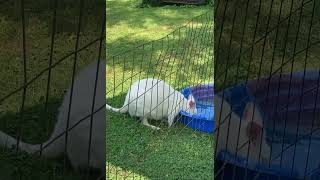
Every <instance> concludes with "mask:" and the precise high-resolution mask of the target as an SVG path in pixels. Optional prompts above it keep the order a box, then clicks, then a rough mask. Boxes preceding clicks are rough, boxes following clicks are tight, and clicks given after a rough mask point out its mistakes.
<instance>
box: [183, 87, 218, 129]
mask: <svg viewBox="0 0 320 180" xmlns="http://www.w3.org/2000/svg"><path fill="white" fill-rule="evenodd" d="M181 93H182V94H183V95H184V96H185V97H186V98H188V96H189V95H190V93H191V94H192V95H193V96H194V98H195V100H196V105H197V108H198V109H201V108H211V109H212V111H209V112H210V113H211V114H210V115H209V114H202V115H200V114H193V115H192V114H189V113H187V112H185V111H181V112H180V118H179V119H180V122H181V123H183V124H185V125H186V126H188V127H190V128H192V129H194V130H197V131H201V132H205V133H209V134H212V133H213V130H214V119H213V115H214V110H213V108H214V105H213V96H214V92H213V84H201V85H197V86H192V87H186V88H184V89H182V90H181ZM205 99H207V100H208V101H210V100H211V101H212V104H210V105H207V104H201V103H199V101H200V100H205Z"/></svg>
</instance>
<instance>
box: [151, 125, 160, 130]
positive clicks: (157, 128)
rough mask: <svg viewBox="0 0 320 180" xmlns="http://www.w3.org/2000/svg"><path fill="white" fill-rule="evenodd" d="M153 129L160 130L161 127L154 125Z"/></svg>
mask: <svg viewBox="0 0 320 180" xmlns="http://www.w3.org/2000/svg"><path fill="white" fill-rule="evenodd" d="M152 129H154V130H160V128H159V127H155V126H154V127H153V128H152Z"/></svg>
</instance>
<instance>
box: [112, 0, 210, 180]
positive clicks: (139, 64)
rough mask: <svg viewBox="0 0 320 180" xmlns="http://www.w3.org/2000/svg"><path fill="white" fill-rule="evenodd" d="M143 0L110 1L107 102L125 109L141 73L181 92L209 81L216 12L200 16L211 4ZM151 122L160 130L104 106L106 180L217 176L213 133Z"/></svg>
mask: <svg viewBox="0 0 320 180" xmlns="http://www.w3.org/2000/svg"><path fill="white" fill-rule="evenodd" d="M138 2H139V1H120V2H119V1H107V4H109V6H108V9H107V17H109V19H110V21H109V23H107V34H108V32H109V36H107V57H109V58H108V59H109V61H107V75H106V78H107V103H108V104H110V105H112V106H114V107H120V106H121V105H122V104H123V101H124V96H125V94H126V92H127V90H128V89H129V86H130V85H131V84H132V83H133V82H134V81H135V80H138V79H141V78H146V77H156V78H160V79H163V80H165V81H166V82H168V83H169V84H170V85H172V86H173V87H175V88H176V89H177V90H179V89H181V88H183V87H185V86H190V85H196V84H201V83H208V82H212V81H213V78H212V73H213V62H212V60H213V59H212V58H213V50H212V45H213V24H212V20H213V18H212V17H213V16H212V15H213V14H211V13H208V14H206V15H203V16H199V15H201V14H203V13H206V12H208V11H211V10H212V7H209V6H199V7H197V6H181V7H177V6H164V7H157V8H143V9H141V8H136V6H137V4H138ZM127 14H130V16H129V17H130V18H128V17H127ZM197 16H198V17H197ZM193 17H197V18H195V19H194V20H193V21H192V22H189V21H190V20H191V19H192V18H193ZM181 26H184V27H182V28H180V29H178V30H177V28H178V27H181ZM174 30H175V31H174ZM172 31H174V33H171V32H172ZM169 33H171V34H169ZM167 34H169V35H168V36H167ZM158 39H160V40H158ZM153 40H155V41H153ZM150 41H152V42H151V43H148V44H145V45H143V46H140V47H138V48H134V47H135V46H137V45H140V44H143V43H147V42H150ZM126 51H128V52H126ZM121 52H126V53H121ZM151 123H152V124H154V125H157V126H160V127H161V130H160V131H153V130H150V129H149V128H147V127H145V126H143V125H142V124H141V123H140V121H139V120H137V119H136V118H130V117H129V115H126V114H125V115H122V114H117V113H113V112H110V111H107V178H110V179H135V178H138V179H139V178H142V179H163V178H164V179H212V177H213V174H212V173H213V160H212V150H213V144H212V142H213V136H212V135H209V134H206V133H201V132H196V131H194V130H192V129H190V128H188V127H185V125H183V124H181V123H180V122H176V123H175V124H174V126H173V127H171V128H168V127H167V125H166V124H165V123H164V122H161V123H160V122H157V121H152V122H151Z"/></svg>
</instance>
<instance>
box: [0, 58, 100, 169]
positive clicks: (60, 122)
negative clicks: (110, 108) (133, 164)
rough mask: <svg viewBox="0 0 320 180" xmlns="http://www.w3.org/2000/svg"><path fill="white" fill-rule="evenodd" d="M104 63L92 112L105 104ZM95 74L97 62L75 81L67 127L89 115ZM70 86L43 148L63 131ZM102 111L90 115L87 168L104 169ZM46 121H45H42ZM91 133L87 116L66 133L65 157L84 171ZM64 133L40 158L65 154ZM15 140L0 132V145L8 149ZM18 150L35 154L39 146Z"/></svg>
mask: <svg viewBox="0 0 320 180" xmlns="http://www.w3.org/2000/svg"><path fill="white" fill-rule="evenodd" d="M105 68H106V66H105V62H104V61H101V63H100V67H99V75H98V83H97V90H96V98H95V109H94V111H97V110H98V109H99V108H101V107H104V104H105ZM96 71H97V63H93V64H91V65H89V66H88V67H86V68H85V69H84V70H82V71H81V72H80V73H79V74H78V75H77V76H76V77H75V81H74V89H73V98H72V106H71V111H70V121H69V128H71V127H72V126H73V125H75V124H76V123H78V122H79V120H80V119H82V118H84V117H86V116H88V115H90V114H91V107H92V102H93V92H94V86H95V78H96ZM70 91H71V87H69V89H68V91H67V93H66V94H65V96H64V99H63V102H62V104H61V106H60V108H59V114H58V118H57V122H56V124H55V127H54V130H53V132H52V134H51V136H50V138H49V139H48V140H47V141H46V142H44V143H43V146H46V145H47V144H48V143H50V142H51V141H52V140H53V139H54V138H56V137H57V136H58V135H60V134H61V133H63V132H64V131H65V130H66V125H67V115H68V106H69V102H70ZM105 120H106V119H105V110H104V108H102V109H101V110H100V111H98V112H97V113H96V114H95V115H94V116H93V121H92V140H91V150H90V152H91V157H90V164H89V166H90V167H92V168H99V169H101V170H102V171H104V170H105V162H106V161H105V147H106V145H105V144H106V141H105V137H106V136H105V128H106V125H105V124H106V123H105ZM44 121H45V119H44ZM89 133H90V116H89V117H88V118H86V119H85V120H83V121H82V122H80V123H79V124H78V125H77V126H75V127H74V128H73V129H72V130H70V131H69V134H68V141H67V156H68V158H69V160H70V162H71V165H72V166H73V167H74V168H84V167H86V165H87V158H88V148H89ZM65 137H66V135H65V133H64V134H63V135H62V136H61V137H60V138H58V139H56V140H55V141H53V143H52V144H50V145H48V146H47V147H46V148H45V149H44V150H43V152H42V157H45V158H55V157H57V156H59V155H61V154H62V153H63V152H64V147H65ZM16 144H17V140H16V139H15V138H13V137H11V136H9V135H7V134H5V133H3V132H1V131H0V145H2V146H6V147H11V146H16ZM19 148H20V150H22V151H25V152H27V153H36V152H38V151H40V144H35V145H33V144H28V143H25V142H21V141H20V143H19Z"/></svg>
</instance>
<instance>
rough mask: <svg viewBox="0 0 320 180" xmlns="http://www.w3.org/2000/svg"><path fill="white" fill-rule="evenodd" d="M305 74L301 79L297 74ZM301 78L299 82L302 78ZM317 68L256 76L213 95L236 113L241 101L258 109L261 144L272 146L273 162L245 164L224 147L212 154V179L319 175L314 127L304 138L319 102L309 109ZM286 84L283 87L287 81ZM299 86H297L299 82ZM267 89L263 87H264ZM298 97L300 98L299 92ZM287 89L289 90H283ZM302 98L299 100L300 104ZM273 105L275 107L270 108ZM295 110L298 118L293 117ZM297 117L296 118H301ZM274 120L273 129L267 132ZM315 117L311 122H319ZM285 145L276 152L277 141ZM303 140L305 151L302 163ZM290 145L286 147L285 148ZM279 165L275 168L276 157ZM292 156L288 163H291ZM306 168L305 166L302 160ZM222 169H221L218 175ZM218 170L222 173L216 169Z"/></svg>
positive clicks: (315, 92) (319, 142) (316, 89)
mask: <svg viewBox="0 0 320 180" xmlns="http://www.w3.org/2000/svg"><path fill="white" fill-rule="evenodd" d="M304 76H305V78H303V77H304ZM303 79H304V80H303ZM318 79H319V73H318V71H308V72H306V74H305V75H304V73H303V72H296V73H293V75H292V77H291V75H290V74H283V75H282V76H281V78H280V76H274V77H273V78H271V79H270V81H269V79H268V78H261V79H260V80H259V81H257V80H251V81H249V82H248V84H247V85H246V86H245V85H244V84H238V85H236V86H233V87H230V88H227V89H225V90H223V91H221V92H219V93H216V95H218V96H219V95H221V93H222V92H223V93H224V97H225V100H226V101H228V102H229V103H230V104H232V105H233V111H234V112H235V113H237V114H238V115H239V116H241V115H242V112H243V110H244V107H245V105H246V103H247V102H249V101H254V102H255V103H256V104H257V105H258V106H259V108H260V110H261V113H262V115H263V123H264V127H265V128H266V136H267V143H268V144H269V145H270V146H272V149H273V150H272V154H271V157H272V159H273V161H272V162H271V163H270V166H269V164H263V163H248V162H246V158H245V157H235V155H234V154H231V153H229V152H228V151H227V150H222V151H220V152H217V155H216V158H215V166H214V167H215V179H232V178H233V176H234V177H235V179H253V178H254V177H255V176H256V175H257V174H260V176H259V178H258V180H260V179H278V178H279V177H281V179H286V180H287V179H302V178H304V176H306V178H307V179H315V180H316V179H320V157H319V155H318V154H319V152H320V140H319V139H320V131H315V132H314V133H313V135H312V138H311V141H309V137H308V136H306V134H307V133H309V132H310V124H311V122H312V120H313V116H312V115H313V113H314V112H315V113H316V114H320V106H319V105H318V106H317V107H316V108H314V104H315V102H316V101H317V99H319V98H320V93H319V92H320V86H319V85H318ZM290 84H291V88H290V91H289V85H290ZM302 85H303V86H302ZM268 86H269V87H270V88H269V91H268V92H267V91H266V90H267V89H268ZM302 89H303V91H304V92H305V93H303V97H302V98H300V97H301V90H302ZM289 92H290V94H288V93H289ZM300 99H302V102H300ZM275 104H277V106H275ZM299 113H300V118H299ZM301 115H302V116H301ZM285 118H286V119H287V125H286V133H285V134H283V133H282V132H283V130H284V122H283V121H281V120H283V119H285ZM299 119H300V121H301V123H300V125H299V134H298V135H299V136H298V139H299V142H298V143H297V145H296V147H295V146H292V143H294V142H295V137H296V129H297V125H296V123H297V121H298V120H299ZM273 120H275V122H276V125H275V130H273V122H274V121H273ZM319 121H320V120H318V121H317V122H316V124H319V123H320V122H319ZM282 142H284V147H285V148H286V147H288V148H287V150H286V151H285V152H283V153H282V154H281V151H282V145H283V143H282ZM309 142H310V143H311V145H310V150H309V152H310V154H309V159H308V161H307V157H306V156H307V151H308V146H309ZM290 145H291V146H290ZM281 156H282V165H281V166H280V157H281ZM293 160H294V164H293V165H292V162H293ZM307 162H308V166H307V168H305V167H306V163H307ZM221 168H223V169H224V173H218V172H219V169H221ZM220 172H223V171H220Z"/></svg>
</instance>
